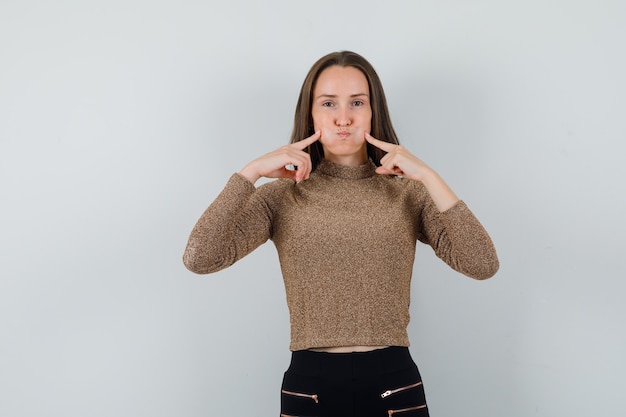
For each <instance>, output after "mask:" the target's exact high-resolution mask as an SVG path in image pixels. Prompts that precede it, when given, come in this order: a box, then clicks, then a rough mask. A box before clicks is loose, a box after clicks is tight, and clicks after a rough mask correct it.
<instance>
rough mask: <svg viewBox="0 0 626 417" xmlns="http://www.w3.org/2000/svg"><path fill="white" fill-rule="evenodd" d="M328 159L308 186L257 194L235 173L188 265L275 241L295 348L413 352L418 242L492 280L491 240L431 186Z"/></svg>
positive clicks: (277, 184)
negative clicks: (440, 200) (438, 200)
mask: <svg viewBox="0 0 626 417" xmlns="http://www.w3.org/2000/svg"><path fill="white" fill-rule="evenodd" d="M375 169H376V167H375V165H374V164H373V163H372V162H371V161H369V162H368V163H366V164H364V165H361V166H359V167H349V166H343V165H337V164H334V163H332V162H329V161H322V163H321V164H320V165H319V166H318V167H317V169H316V170H315V171H314V172H312V173H311V176H310V178H309V179H308V180H305V181H303V182H301V183H299V184H296V183H295V182H294V181H292V180H275V181H272V182H269V183H266V184H263V185H261V186H259V187H258V188H255V186H254V185H253V184H252V183H250V182H249V181H248V180H247V179H245V178H244V177H242V176H241V175H239V174H233V176H232V177H231V178H230V180H229V181H228V183H227V184H226V187H225V188H224V190H223V191H222V192H221V193H220V194H219V196H218V197H217V198H216V199H215V201H214V202H213V203H212V204H211V205H210V206H209V207H208V208H207V210H206V211H205V212H204V214H202V216H201V217H200V219H199V220H198V222H197V223H196V225H195V227H194V229H193V231H192V232H191V236H190V237H189V242H188V244H187V248H186V250H185V253H184V256H183V261H184V263H185V265H186V267H187V268H188V269H189V270H191V271H193V272H196V273H199V274H207V273H211V272H216V271H219V270H221V269H223V268H226V267H228V266H230V265H232V264H233V263H235V262H236V261H237V260H239V259H241V258H242V257H244V256H245V255H247V254H248V253H250V252H251V251H253V250H254V249H255V248H257V247H258V246H259V245H261V244H262V243H264V242H266V241H267V240H268V239H271V240H272V241H273V242H274V244H275V245H276V248H277V250H278V256H279V260H280V266H281V269H282V274H283V279H284V282H285V290H286V295H287V304H288V306H289V312H290V322H291V344H290V349H291V350H301V349H309V348H318V347H335V346H354V345H363V346H383V345H390V346H391V345H395V346H408V345H409V339H408V336H407V331H406V329H407V325H408V323H409V302H410V283H411V275H412V271H413V262H414V259H415V249H416V242H417V241H421V242H423V243H425V244H428V245H430V246H431V247H432V248H433V250H434V251H435V253H436V255H437V256H438V257H439V258H441V259H442V260H443V261H445V262H446V263H447V264H448V265H450V266H451V267H452V268H454V269H455V270H457V271H459V272H461V273H463V274H465V275H468V276H470V277H473V278H476V279H485V278H489V277H491V276H492V275H493V274H495V272H496V271H497V270H498V266H499V264H498V258H497V255H496V251H495V249H494V246H493V243H492V241H491V239H490V238H489V235H488V234H487V232H486V231H485V229H484V228H483V227H482V225H481V224H480V223H479V221H478V220H477V219H476V217H475V216H474V215H473V214H472V212H471V211H470V210H469V209H468V208H467V206H466V205H465V203H464V202H462V201H459V202H458V203H457V204H456V205H455V206H454V207H452V208H450V209H449V210H446V211H445V212H439V211H438V210H437V208H436V206H435V204H434V202H433V201H432V199H431V198H430V195H429V194H428V192H427V190H426V188H425V187H424V185H423V184H422V183H420V182H417V181H412V180H408V179H403V178H399V177H394V176H387V175H379V174H376V172H375Z"/></svg>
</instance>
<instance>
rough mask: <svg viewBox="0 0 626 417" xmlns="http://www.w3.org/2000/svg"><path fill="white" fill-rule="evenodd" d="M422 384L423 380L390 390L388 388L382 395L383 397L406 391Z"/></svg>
mask: <svg viewBox="0 0 626 417" xmlns="http://www.w3.org/2000/svg"><path fill="white" fill-rule="evenodd" d="M420 385H422V381H420V382H416V383H415V384H412V385H407V386H406V387H401V388H396V389H390V390H387V391H385V392H383V393H382V394H380V397H381V398H387V397H389V396H390V395H393V394H396V393H398V392H401V391H405V390H407V389H411V388H415V387H419V386H420Z"/></svg>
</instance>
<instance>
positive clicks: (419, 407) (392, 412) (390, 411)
mask: <svg viewBox="0 0 626 417" xmlns="http://www.w3.org/2000/svg"><path fill="white" fill-rule="evenodd" d="M422 408H426V404H424V405H418V406H417V407H409V408H403V409H401V410H387V413H389V417H391V416H393V415H394V414H396V413H404V412H407V411H414V410H421V409H422Z"/></svg>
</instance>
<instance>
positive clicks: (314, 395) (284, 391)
mask: <svg viewBox="0 0 626 417" xmlns="http://www.w3.org/2000/svg"><path fill="white" fill-rule="evenodd" d="M280 392H282V393H283V394H287V395H294V396H296V397H302V398H310V399H312V400H313V401H315V404H319V399H318V398H317V394H302V393H301V392H292V391H286V390H281V391H280Z"/></svg>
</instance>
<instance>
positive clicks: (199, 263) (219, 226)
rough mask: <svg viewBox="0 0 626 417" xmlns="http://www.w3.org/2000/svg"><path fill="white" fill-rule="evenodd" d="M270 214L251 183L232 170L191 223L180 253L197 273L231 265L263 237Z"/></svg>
mask: <svg viewBox="0 0 626 417" xmlns="http://www.w3.org/2000/svg"><path fill="white" fill-rule="evenodd" d="M270 232H271V215H270V211H269V209H268V208H267V206H266V205H265V204H264V203H263V201H262V199H260V198H258V196H256V188H255V187H254V185H253V184H252V183H250V182H249V181H248V180H246V179H245V178H243V177H242V176H240V175H238V174H233V175H232V176H231V177H230V179H229V180H228V182H227V184H226V186H225V187H224V189H223V190H222V192H221V193H220V194H219V195H218V196H217V198H216V199H215V200H214V201H213V203H211V205H210V206H209V207H208V208H207V209H206V210H205V212H204V213H203V214H202V216H201V217H200V219H199V220H198V221H197V223H196V225H195V226H194V228H193V230H192V232H191V235H190V236H189V241H188V243H187V247H186V249H185V252H184V255H183V262H184V264H185V266H186V267H187V269H189V270H190V271H192V272H195V273H197V274H208V273H212V272H217V271H219V270H221V269H224V268H227V267H229V266H231V265H232V264H233V263H235V262H236V261H238V260H239V259H241V258H243V257H244V256H246V255H247V254H249V253H250V252H252V251H253V250H254V249H256V248H257V247H258V246H259V245H261V244H262V243H264V242H265V241H267V239H268V238H269V236H270Z"/></svg>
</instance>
